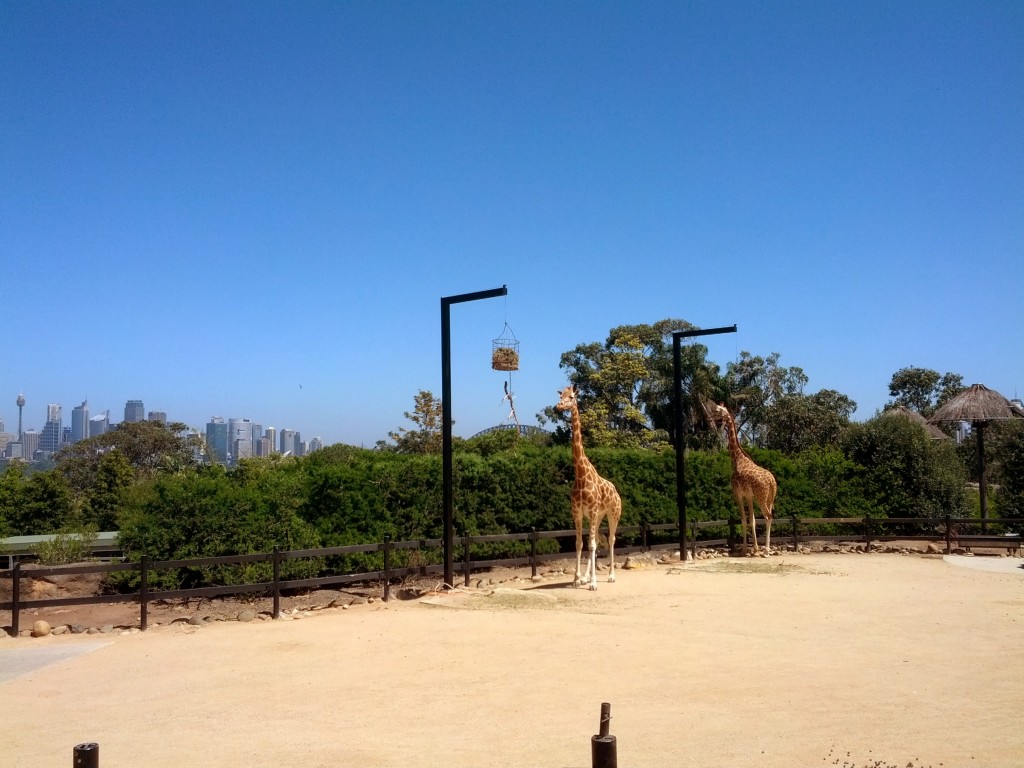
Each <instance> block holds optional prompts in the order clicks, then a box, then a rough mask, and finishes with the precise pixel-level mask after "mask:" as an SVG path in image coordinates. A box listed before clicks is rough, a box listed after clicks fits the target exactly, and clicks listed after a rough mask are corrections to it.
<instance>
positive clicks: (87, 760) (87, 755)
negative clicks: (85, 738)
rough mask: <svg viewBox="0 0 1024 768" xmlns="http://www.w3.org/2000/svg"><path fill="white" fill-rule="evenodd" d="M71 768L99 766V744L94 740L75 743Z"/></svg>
mask: <svg viewBox="0 0 1024 768" xmlns="http://www.w3.org/2000/svg"><path fill="white" fill-rule="evenodd" d="M71 765H72V766H73V768H100V745H99V744H96V743H95V742H88V743H86V744H76V745H75V753H74V762H72V763H71Z"/></svg>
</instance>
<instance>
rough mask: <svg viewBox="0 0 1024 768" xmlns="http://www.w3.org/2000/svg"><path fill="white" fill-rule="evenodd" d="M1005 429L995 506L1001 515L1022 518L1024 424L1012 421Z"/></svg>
mask: <svg viewBox="0 0 1024 768" xmlns="http://www.w3.org/2000/svg"><path fill="white" fill-rule="evenodd" d="M1005 431H1006V441H1005V443H1004V444H1003V446H1002V451H1001V459H1002V460H1001V462H1000V466H999V472H998V475H997V477H998V478H999V491H998V492H997V493H996V504H995V507H996V510H997V514H998V515H999V517H1006V518H1016V519H1018V520H1020V519H1022V518H1024V425H1022V424H1021V423H1020V422H1011V423H1010V424H1009V425H1007V428H1006V430H1005ZM970 442H972V443H973V442H974V441H973V440H972V441H970ZM987 447H988V446H987V444H986V449H987ZM1018 530H1020V528H1019V527H1018Z"/></svg>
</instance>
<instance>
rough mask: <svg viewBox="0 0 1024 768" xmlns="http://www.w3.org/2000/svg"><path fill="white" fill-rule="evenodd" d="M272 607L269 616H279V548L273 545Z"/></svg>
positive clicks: (277, 617)
mask: <svg viewBox="0 0 1024 768" xmlns="http://www.w3.org/2000/svg"><path fill="white" fill-rule="evenodd" d="M273 562H274V587H273V591H274V608H273V612H272V613H271V617H272V618H275V619H279V618H281V550H280V549H278V548H277V547H274V560H273Z"/></svg>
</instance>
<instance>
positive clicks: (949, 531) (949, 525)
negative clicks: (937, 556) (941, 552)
mask: <svg viewBox="0 0 1024 768" xmlns="http://www.w3.org/2000/svg"><path fill="white" fill-rule="evenodd" d="M952 551H953V521H952V519H950V516H949V514H948V513H947V514H946V554H947V555H948V554H949V553H951V552H952Z"/></svg>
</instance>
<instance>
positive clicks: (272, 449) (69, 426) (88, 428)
mask: <svg viewBox="0 0 1024 768" xmlns="http://www.w3.org/2000/svg"><path fill="white" fill-rule="evenodd" d="M12 402H13V403H14V404H15V407H16V408H18V411H19V416H18V423H19V426H18V430H17V431H12V430H10V429H9V428H8V426H7V425H8V420H7V419H6V418H5V416H4V410H3V409H0V436H2V438H3V439H2V441H0V456H4V455H5V453H6V449H7V444H8V443H10V442H17V441H19V440H22V439H23V437H24V435H26V434H27V435H29V436H30V437H31V442H32V449H31V452H30V453H29V455H31V453H32V452H34V451H35V450H40V451H44V452H45V453H52V452H54V451H55V450H57V449H58V448H60V447H61V446H63V445H66V444H71V443H75V442H78V441H80V440H83V439H86V438H88V437H96V436H98V435H99V434H102V433H103V432H104V431H106V430H107V429H109V428H111V427H116V426H117V425H118V424H119V423H121V422H132V421H159V422H161V423H164V424H167V423H175V422H177V423H182V424H185V426H186V428H187V429H188V430H189V431H192V432H195V433H198V434H200V435H203V436H204V437H206V436H208V434H209V429H208V428H209V426H210V425H211V424H212V423H215V422H218V421H220V422H222V423H224V425H225V427H227V426H229V425H232V426H233V425H234V424H235V423H236V422H237V423H240V424H241V423H245V424H248V425H251V426H250V430H249V433H248V434H249V443H250V445H251V446H252V450H251V451H247V450H241V451H240V450H238V449H237V448H236V447H234V446H232V447H231V449H227V450H226V451H225V455H223V456H219V457H218V460H223V461H227V460H228V459H229V458H230V460H231V461H232V462H233V461H237V460H238V459H240V458H247V457H250V456H265V455H269V453H285V452H291V453H293V454H295V455H299V456H301V455H304V454H305V453H308V452H311V451H312V450H317V449H318V448H322V447H324V446H325V445H327V443H325V442H324V441H323V439H322V438H321V437H319V435H315V436H313V437H311V438H309V439H308V440H302V439H301V434H302V433H301V430H297V429H292V428H290V427H275V426H274V425H266V426H265V427H264V425H262V424H261V423H260V422H257V421H253V420H252V419H250V418H249V417H241V416H239V417H228V418H225V417H222V416H219V415H212V416H210V417H208V418H207V420H206V421H205V422H204V423H201V424H195V423H189V422H186V421H183V420H180V419H176V418H173V417H169V416H168V414H167V413H166V412H165V411H157V410H149V409H146V408H145V401H144V400H140V399H138V398H129V399H128V400H126V401H125V404H124V406H123V413H124V418H122V419H121V420H120V421H113V420H111V419H110V414H111V412H112V410H113V409H109V408H105V409H100V410H99V411H98V412H97V413H96V414H95V415H94V413H93V411H92V408H91V406H90V405H89V400H88V398H86V399H85V400H83V401H82V402H81V403H80V404H79V405H76V406H74V407H73V408H72V409H71V411H70V414H68V416H67V417H65V411H66V409H65V407H64V406H63V404H61V403H54V402H48V403H46V405H45V410H46V418H45V419H44V421H43V425H42V427H41V428H39V429H37V428H36V427H35V426H34V425H33V423H32V422H31V421H30V420H29V421H26V420H24V413H23V412H24V409H26V408H28V409H29V413H31V404H32V401H31V398H30V397H27V396H26V395H25V394H24V393H23V392H22V393H19V394H18V395H17V397H16V398H15V399H13V400H12ZM94 423H101V424H102V429H101V431H96V429H95V426H94ZM253 428H258V430H257V431H253ZM268 435H269V436H270V440H271V442H270V443H269V445H267V443H266V442H265V441H266V440H267V436H268ZM238 437H239V436H238V435H236V436H235V438H234V440H236V441H237V439H238ZM278 437H279V438H280V440H278V439H277V438H278ZM261 440H262V441H264V443H263V445H264V446H266V447H264V448H261V447H260V441H261ZM285 440H290V441H291V442H290V443H289V444H288V447H287V448H286V447H285ZM210 447H211V448H212V447H213V446H212V444H211V446H210ZM7 458H10V457H7ZM18 458H23V456H22V455H21V453H20V452H19V453H18Z"/></svg>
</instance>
